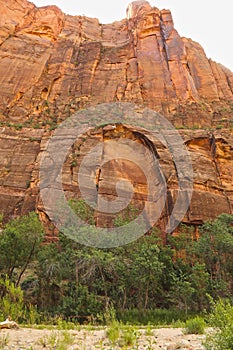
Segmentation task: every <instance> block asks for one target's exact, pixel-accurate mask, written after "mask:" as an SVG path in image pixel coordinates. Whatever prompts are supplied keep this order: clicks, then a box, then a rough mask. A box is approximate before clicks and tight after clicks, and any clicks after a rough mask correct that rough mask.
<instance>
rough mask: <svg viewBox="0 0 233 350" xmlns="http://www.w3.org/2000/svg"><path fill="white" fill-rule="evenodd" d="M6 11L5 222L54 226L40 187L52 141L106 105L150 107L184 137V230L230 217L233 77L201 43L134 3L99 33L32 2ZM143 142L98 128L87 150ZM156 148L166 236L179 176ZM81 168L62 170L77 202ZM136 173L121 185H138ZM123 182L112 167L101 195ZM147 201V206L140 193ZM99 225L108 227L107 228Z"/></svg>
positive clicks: (0, 148)
mask: <svg viewBox="0 0 233 350" xmlns="http://www.w3.org/2000/svg"><path fill="white" fill-rule="evenodd" d="M0 8H1V17H0V96H1V98H0V212H3V213H4V216H5V220H7V219H9V218H10V217H14V216H16V215H19V214H24V213H27V212H28V211H30V210H33V209H36V210H38V211H39V212H40V216H41V218H42V220H44V221H46V220H47V218H46V214H45V213H44V212H43V206H42V205H41V201H40V197H39V187H38V185H39V179H38V171H39V161H40V158H41V154H42V153H43V151H44V147H45V144H46V141H47V140H48V139H49V137H50V136H51V134H52V133H53V132H54V129H55V128H56V127H57V125H58V124H60V123H61V122H62V121H63V120H65V119H66V118H68V117H69V116H71V115H72V114H73V113H74V112H76V111H79V110H81V109H84V108H87V107H90V106H95V105H97V104H100V103H107V102H131V103H134V104H136V105H138V106H139V108H140V109H143V108H145V107H149V108H150V109H152V110H154V111H157V112H160V113H161V114H162V115H164V116H165V117H166V118H167V119H168V120H170V121H171V122H172V123H173V124H174V126H175V127H176V129H177V130H179V132H180V133H181V135H182V137H183V138H184V140H185V143H186V146H187V148H188V149H189V150H190V154H191V157H192V162H193V169H194V193H193V197H192V201H191V205H190V208H189V210H188V212H187V214H186V216H185V217H184V219H183V222H185V223H188V224H200V223H202V222H204V221H206V220H209V219H213V218H215V217H216V216H217V215H219V214H220V213H223V212H224V213H232V207H233V183H232V182H233V181H232V173H233V151H232V150H233V135H232V130H233V73H232V72H231V71H230V70H228V69H227V68H225V67H224V66H222V65H221V64H218V63H216V62H214V61H213V60H211V59H208V58H207V57H206V55H205V52H204V50H203V48H202V47H201V46H200V45H199V44H198V43H196V42H193V41H192V40H191V39H186V38H182V37H180V35H179V34H178V32H177V31H176V29H175V28H174V23H173V19H172V15H171V12H170V11H169V10H159V9H158V8H155V7H152V6H151V5H150V4H149V3H148V2H147V1H135V2H133V3H132V4H130V5H129V7H128V9H127V18H126V19H124V20H122V21H119V22H114V23H112V24H101V23H99V21H98V20H97V19H92V18H87V17H84V16H70V15H65V14H63V13H62V12H61V11H60V9H58V8H57V7H56V6H47V7H41V8H37V7H36V6H34V5H33V4H32V3H30V2H28V1H26V0H17V1H14V0H9V1H7V2H6V1H3V0H0ZM84 122H85V120H84ZM111 133H112V134H111ZM140 133H143V132H142V131H140V132H139V130H137V128H132V127H131V128H130V126H127V125H121V126H116V128H115V129H114V131H109V130H108V131H107V130H106V129H104V127H100V128H99V129H98V132H97V131H96V130H94V131H93V132H92V133H90V134H89V135H88V136H87V138H85V140H83V145H82V147H81V149H83V150H85V149H86V148H85V147H87V149H89V148H90V147H91V145H92V142H93V143H94V141H93V140H95V138H99V139H102V140H103V142H105V138H107V139H109V138H111V137H112V138H115V139H120V138H124V137H126V135H127V137H129V138H130V139H134V140H137V142H139V143H142V142H143V140H142V139H143V138H142V137H139V136H138V135H139V134H140ZM145 137H146V136H145ZM148 140H149V139H148ZM149 141H150V142H152V143H154V147H155V149H156V152H157V156H158V159H159V161H160V166H161V169H162V170H163V172H164V175H165V178H166V180H167V185H168V196H167V201H166V208H165V210H164V212H163V215H162V217H161V219H160V221H161V223H160V224H161V227H164V226H165V223H164V222H166V221H167V219H168V217H169V213H170V212H171V210H172V207H173V205H174V202H175V198H176V191H177V180H174V178H175V177H176V175H177V174H176V169H175V166H174V162H173V160H172V158H171V157H170V156H169V152H168V150H167V149H164V147H162V145H160V144H156V141H155V140H149ZM88 147H89V148H88ZM132 151H133V150H132ZM83 152H84V151H83ZM122 158H124V154H122ZM79 159H81V158H78V159H77V161H76V163H77V164H76V166H75V167H73V166H72V165H71V163H72V159H71V158H70V157H68V158H67V162H68V163H67V162H66V164H65V165H64V172H65V174H66V176H65V177H64V189H65V192H67V196H68V197H69V198H70V197H72V196H73V195H72V194H74V193H75V194H78V192H79V191H78V186H77V181H76V183H75V184H74V180H73V178H74V172H75V171H76V172H77V171H78V166H79V164H80V160H79ZM69 162H70V163H69ZM126 165H127V164H122V166H121V169H123V168H127V166H126ZM73 168H74V169H73ZM67 169H68V170H67ZM70 169H71V170H72V171H71V170H70ZM130 169H131V168H130V167H128V172H129V173H127V171H126V173H127V174H126V175H125V173H124V176H123V177H124V178H125V177H130V175H132V172H133V170H132V169H131V170H130ZM130 171H131V174H130ZM110 174H112V175H110ZM114 174H115V175H114ZM116 174H118V175H117V176H118V177H119V178H121V177H122V174H120V170H119V169H116V168H114V166H113V168H112V169H109V170H108V171H107V170H106V171H105V176H106V177H105V179H104V181H103V182H102V183H101V186H100V187H101V190H100V194H101V193H105V194H106V190H105V189H106V188H107V187H109V183H110V184H111V181H112V188H111V186H110V188H109V192H107V194H108V195H109V196H110V197H111V196H114V195H115V192H114V189H113V188H114V186H115V182H116V179H115V178H114V176H115V177H116ZM111 179H112V180H111ZM135 181H136V180H135ZM138 181H139V182H140V181H141V180H140V179H138ZM100 187H99V188H100ZM140 193H141V196H142V197H143V189H142V190H141V192H140ZM145 193H146V192H145ZM145 193H144V194H145ZM151 215H153V214H151ZM98 220H99V221H100V222H104V223H105V224H106V222H107V223H109V218H105V217H101V218H97V221H98ZM106 220H107V221H106Z"/></svg>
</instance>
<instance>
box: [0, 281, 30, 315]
mask: <svg viewBox="0 0 233 350" xmlns="http://www.w3.org/2000/svg"><path fill="white" fill-rule="evenodd" d="M0 295H1V299H0V317H1V319H2V320H5V319H6V318H8V317H11V319H13V320H14V321H18V320H22V318H23V317H24V315H25V306H24V302H23V291H22V290H21V288H20V287H16V286H15V284H14V283H13V282H11V281H10V280H9V278H8V277H7V276H6V277H5V278H1V279H0Z"/></svg>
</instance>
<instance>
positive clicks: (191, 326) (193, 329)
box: [184, 316, 206, 334]
mask: <svg viewBox="0 0 233 350" xmlns="http://www.w3.org/2000/svg"><path fill="white" fill-rule="evenodd" d="M205 327H206V324H205V320H204V319H203V318H202V317H198V316H197V317H195V318H191V319H189V320H187V321H186V323H185V329H184V332H185V333H186V334H204V332H205Z"/></svg>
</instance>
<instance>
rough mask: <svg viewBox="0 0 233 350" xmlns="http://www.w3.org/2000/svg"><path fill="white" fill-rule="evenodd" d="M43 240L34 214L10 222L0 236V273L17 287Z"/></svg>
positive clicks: (38, 222) (40, 228)
mask: <svg viewBox="0 0 233 350" xmlns="http://www.w3.org/2000/svg"><path fill="white" fill-rule="evenodd" d="M42 239H43V227H42V224H41V223H40V221H39V219H38V216H37V215H36V213H34V212H32V213H30V214H29V215H26V216H22V217H19V218H16V219H13V220H11V221H10V222H9V223H8V224H7V225H6V226H5V228H4V229H3V232H2V233H1V235H0V256H1V259H0V271H1V272H3V273H5V274H7V275H8V276H9V278H10V279H15V280H16V285H19V283H20V281H21V278H22V276H23V274H24V273H25V271H26V269H27V268H28V266H29V264H30V262H31V261H32V260H33V259H34V258H35V256H36V254H37V252H38V249H39V247H40V244H41V242H42Z"/></svg>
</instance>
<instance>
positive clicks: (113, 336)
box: [107, 321, 120, 345]
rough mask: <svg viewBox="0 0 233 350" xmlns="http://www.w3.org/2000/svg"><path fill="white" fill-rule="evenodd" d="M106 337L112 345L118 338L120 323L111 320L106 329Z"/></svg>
mask: <svg viewBox="0 0 233 350" xmlns="http://www.w3.org/2000/svg"><path fill="white" fill-rule="evenodd" d="M107 337H108V339H109V340H110V342H111V343H112V344H113V345H115V344H116V342H117V341H118V340H119V337H120V324H119V323H118V322H117V321H115V322H113V323H112V324H111V326H109V328H108V329H107Z"/></svg>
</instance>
